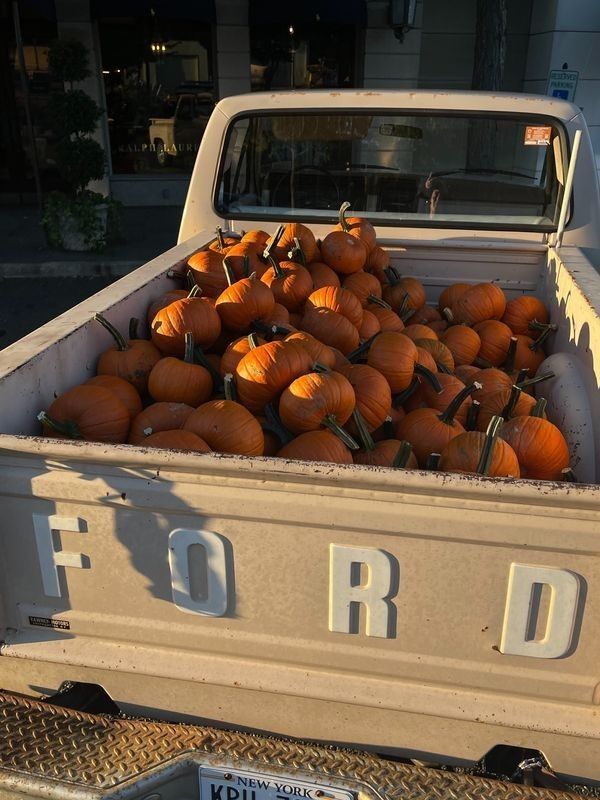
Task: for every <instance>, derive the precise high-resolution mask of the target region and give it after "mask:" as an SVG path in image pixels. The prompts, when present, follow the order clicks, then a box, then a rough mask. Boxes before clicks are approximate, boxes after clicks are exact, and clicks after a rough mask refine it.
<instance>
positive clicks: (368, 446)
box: [352, 407, 375, 451]
mask: <svg viewBox="0 0 600 800" xmlns="http://www.w3.org/2000/svg"><path fill="white" fill-rule="evenodd" d="M352 419H353V420H354V424H355V425H356V428H357V430H358V437H359V439H360V441H361V442H362V446H363V449H364V450H369V451H370V450H374V449H375V442H374V441H373V437H372V436H371V434H370V433H369V429H368V428H367V425H366V423H365V420H364V417H363V415H362V414H361V413H360V411H359V410H358V407H355V408H354V411H353V412H352Z"/></svg>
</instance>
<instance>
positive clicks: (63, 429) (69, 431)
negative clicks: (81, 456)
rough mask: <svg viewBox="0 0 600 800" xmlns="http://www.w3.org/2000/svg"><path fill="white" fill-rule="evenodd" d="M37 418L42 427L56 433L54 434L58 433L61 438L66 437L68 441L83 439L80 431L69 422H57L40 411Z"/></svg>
mask: <svg viewBox="0 0 600 800" xmlns="http://www.w3.org/2000/svg"><path fill="white" fill-rule="evenodd" d="M37 418H38V419H39V421H40V422H41V423H42V425H45V426H46V427H47V428H50V430H53V431H56V433H60V434H61V435H62V436H66V437H67V438H69V439H83V436H82V435H81V431H80V430H79V428H78V427H77V425H76V424H75V423H74V422H71V421H70V420H65V421H64V422H59V421H58V420H56V419H52V417H49V416H48V414H47V413H46V412H45V411H40V413H39V414H38V415H37Z"/></svg>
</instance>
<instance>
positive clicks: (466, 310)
mask: <svg viewBox="0 0 600 800" xmlns="http://www.w3.org/2000/svg"><path fill="white" fill-rule="evenodd" d="M505 308H506V297H505V296H504V292H503V291H502V289H501V288H500V287H499V286H497V285H496V284H495V283H478V284H476V285H475V286H471V287H470V288H469V289H467V290H466V291H465V292H463V293H462V294H461V295H460V296H459V298H458V299H457V300H456V301H455V302H454V303H453V304H452V306H451V308H450V311H451V313H452V318H453V321H454V322H457V323H461V322H464V323H466V324H467V325H475V324H477V323H478V322H483V321H484V320H486V319H497V320H499V319H501V318H502V316H503V314H504V310H505Z"/></svg>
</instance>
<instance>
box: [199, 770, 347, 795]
mask: <svg viewBox="0 0 600 800" xmlns="http://www.w3.org/2000/svg"><path fill="white" fill-rule="evenodd" d="M198 772H199V778H200V800H303V798H309V800H355V794H354V792H350V791H348V790H346V789H334V788H332V787H331V786H327V785H326V784H320V785H319V784H317V783H308V782H307V781H302V780H297V779H295V778H278V777H274V776H273V775H266V774H265V773H262V772H246V771H244V770H235V771H234V770H226V769H225V770H220V769H212V768H207V767H200V768H199V770H198Z"/></svg>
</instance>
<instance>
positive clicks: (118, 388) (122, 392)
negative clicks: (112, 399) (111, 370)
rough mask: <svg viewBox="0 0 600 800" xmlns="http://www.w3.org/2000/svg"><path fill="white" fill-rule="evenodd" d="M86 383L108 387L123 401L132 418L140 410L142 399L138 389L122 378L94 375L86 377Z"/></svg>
mask: <svg viewBox="0 0 600 800" xmlns="http://www.w3.org/2000/svg"><path fill="white" fill-rule="evenodd" d="M86 384H88V385H91V386H104V388H105V389H110V391H111V392H114V393H115V394H116V395H117V397H118V398H119V400H121V402H123V403H125V405H126V406H127V410H128V411H129V416H130V417H131V418H132V419H133V417H135V416H137V414H139V413H140V411H141V410H142V399H141V397H140V394H139V392H138V390H137V389H136V388H135V386H134V385H133V384H132V383H129V381H126V380H125V379H124V378H118V377H117V376H116V375H96V376H95V377H93V378H88V380H87V381H86Z"/></svg>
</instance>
